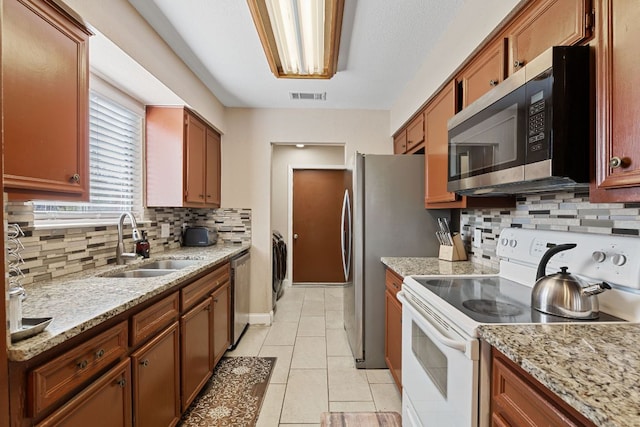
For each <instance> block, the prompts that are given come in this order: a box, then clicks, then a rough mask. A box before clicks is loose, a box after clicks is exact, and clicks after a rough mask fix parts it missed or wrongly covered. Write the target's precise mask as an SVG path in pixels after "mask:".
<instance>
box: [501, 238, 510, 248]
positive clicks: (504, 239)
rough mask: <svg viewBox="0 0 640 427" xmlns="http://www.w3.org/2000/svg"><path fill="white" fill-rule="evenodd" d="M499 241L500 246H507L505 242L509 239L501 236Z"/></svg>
mask: <svg viewBox="0 0 640 427" xmlns="http://www.w3.org/2000/svg"><path fill="white" fill-rule="evenodd" d="M500 243H502V246H507V244H508V243H509V239H507V238H506V237H503V238H502V239H500Z"/></svg>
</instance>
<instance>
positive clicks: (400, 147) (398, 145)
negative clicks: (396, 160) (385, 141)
mask: <svg viewBox="0 0 640 427" xmlns="http://www.w3.org/2000/svg"><path fill="white" fill-rule="evenodd" d="M406 152H407V130H406V129H404V130H402V132H400V133H399V134H397V135H396V136H395V138H393V154H404V153H406Z"/></svg>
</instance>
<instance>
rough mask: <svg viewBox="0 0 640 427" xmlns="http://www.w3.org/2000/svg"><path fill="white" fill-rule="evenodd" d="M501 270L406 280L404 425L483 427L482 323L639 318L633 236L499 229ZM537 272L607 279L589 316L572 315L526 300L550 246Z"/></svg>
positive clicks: (485, 370)
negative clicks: (564, 269) (557, 248)
mask: <svg viewBox="0 0 640 427" xmlns="http://www.w3.org/2000/svg"><path fill="white" fill-rule="evenodd" d="M496 243H497V254H498V256H499V257H500V273H499V274H497V275H484V276H483V275H480V276H414V277H407V278H405V280H404V283H403V286H402V290H401V291H400V292H399V293H398V299H399V300H401V301H402V302H403V306H402V310H403V318H402V328H403V330H402V385H403V399H402V405H403V409H402V410H403V417H402V418H403V425H405V426H438V427H440V426H455V427H460V426H477V425H479V426H483V427H484V426H488V425H489V424H490V420H489V398H490V388H489V386H490V378H489V364H490V349H489V347H488V346H487V344H484V343H483V342H481V341H480V340H479V339H478V327H479V326H480V325H483V324H496V323H501V324H528V323H563V322H574V323H576V322H580V323H585V322H596V321H597V322H622V321H639V320H640V293H639V292H638V290H639V289H640V263H639V262H638V256H639V255H638V254H640V238H637V237H623V236H610V235H596V234H581V233H570V232H557V231H541V230H523V229H519V228H507V229H504V230H502V232H501V233H500V237H499V239H498V240H497V242H496ZM567 243H572V244H575V245H576V247H575V248H573V249H571V250H566V251H562V252H560V253H557V254H556V255H554V256H553V257H552V258H551V259H550V260H549V263H548V268H547V269H546V271H545V274H547V273H549V272H554V271H557V270H558V269H559V268H561V267H565V266H566V267H568V268H569V269H571V270H572V271H574V272H579V274H576V273H574V275H575V276H576V277H580V278H581V280H583V281H584V282H585V283H593V282H598V281H606V282H607V283H609V284H610V285H611V287H612V289H610V290H607V291H606V292H604V293H602V294H600V295H598V298H599V303H600V309H601V310H600V312H599V316H598V318H597V319H589V320H576V319H569V318H566V317H558V316H553V315H550V314H545V313H541V312H539V311H538V310H535V309H533V308H532V307H531V295H532V287H533V285H534V283H535V281H536V275H537V267H538V265H539V264H540V260H541V258H542V256H543V254H545V253H546V252H547V250H548V249H549V248H550V247H553V246H557V245H562V244H567Z"/></svg>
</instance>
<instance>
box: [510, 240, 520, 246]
mask: <svg viewBox="0 0 640 427" xmlns="http://www.w3.org/2000/svg"><path fill="white" fill-rule="evenodd" d="M509 246H511V247H512V248H515V247H516V246H518V241H517V240H515V239H513V240H509Z"/></svg>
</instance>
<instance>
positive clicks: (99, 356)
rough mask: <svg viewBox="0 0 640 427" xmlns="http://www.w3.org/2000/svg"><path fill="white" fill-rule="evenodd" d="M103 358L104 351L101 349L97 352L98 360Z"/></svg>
mask: <svg viewBox="0 0 640 427" xmlns="http://www.w3.org/2000/svg"><path fill="white" fill-rule="evenodd" d="M102 356H104V350H103V349H100V350H98V351H96V359H100V358H101V357H102Z"/></svg>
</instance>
